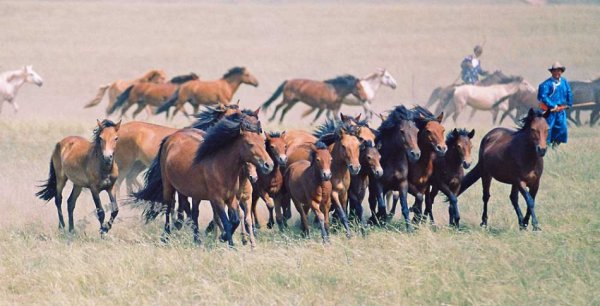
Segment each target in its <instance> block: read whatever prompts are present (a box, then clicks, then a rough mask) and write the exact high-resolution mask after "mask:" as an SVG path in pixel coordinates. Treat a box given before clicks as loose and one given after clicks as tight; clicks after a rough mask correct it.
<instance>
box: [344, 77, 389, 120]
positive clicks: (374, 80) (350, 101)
mask: <svg viewBox="0 0 600 306" xmlns="http://www.w3.org/2000/svg"><path fill="white" fill-rule="evenodd" d="M360 84H361V85H362V87H363V89H364V90H365V93H366V94H367V100H366V101H365V102H363V101H361V100H359V99H358V98H356V97H355V96H354V95H348V96H346V98H344V100H342V104H346V105H352V106H362V107H363V108H364V110H365V115H366V116H367V119H370V118H371V117H372V116H373V110H372V109H371V102H373V100H374V99H375V95H376V94H377V91H378V90H379V88H380V87H381V85H384V86H387V87H390V88H391V89H396V86H398V85H397V84H396V79H394V77H393V76H392V75H391V74H390V73H389V72H388V71H387V70H386V69H384V68H377V71H375V72H373V73H371V74H369V75H367V76H366V77H364V78H362V79H360Z"/></svg>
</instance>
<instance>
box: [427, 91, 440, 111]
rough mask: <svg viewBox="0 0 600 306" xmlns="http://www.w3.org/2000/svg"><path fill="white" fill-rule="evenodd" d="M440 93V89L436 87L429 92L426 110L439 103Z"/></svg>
mask: <svg viewBox="0 0 600 306" xmlns="http://www.w3.org/2000/svg"><path fill="white" fill-rule="evenodd" d="M440 91H442V87H437V88H436V89H434V90H433V91H432V92H431V96H429V100H427V104H426V105H425V107H426V108H430V107H432V106H433V105H434V104H435V102H437V101H439V99H440Z"/></svg>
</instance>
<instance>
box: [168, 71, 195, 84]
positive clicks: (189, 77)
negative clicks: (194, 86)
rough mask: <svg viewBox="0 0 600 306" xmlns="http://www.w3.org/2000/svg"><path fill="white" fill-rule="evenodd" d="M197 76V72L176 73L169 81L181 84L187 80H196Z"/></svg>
mask: <svg viewBox="0 0 600 306" xmlns="http://www.w3.org/2000/svg"><path fill="white" fill-rule="evenodd" d="M198 78H199V77H198V75H197V74H195V73H193V72H191V73H190V74H185V75H178V76H176V77H173V78H172V79H171V80H170V81H169V82H170V83H173V84H183V83H185V82H187V81H191V80H197V79H198Z"/></svg>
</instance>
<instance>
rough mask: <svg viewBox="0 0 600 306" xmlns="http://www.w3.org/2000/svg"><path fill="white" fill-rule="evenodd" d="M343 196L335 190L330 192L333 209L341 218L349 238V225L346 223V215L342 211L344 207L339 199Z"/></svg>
mask: <svg viewBox="0 0 600 306" xmlns="http://www.w3.org/2000/svg"><path fill="white" fill-rule="evenodd" d="M343 198H344V196H343V195H342V194H341V193H340V192H337V191H333V192H332V193H331V200H332V201H333V204H334V205H335V210H336V212H337V214H338V216H339V217H340V218H341V219H342V224H343V225H344V229H346V237H347V238H350V237H351V235H350V226H349V225H348V217H347V216H346V213H345V212H344V208H343V207H342V203H341V200H342V199H343Z"/></svg>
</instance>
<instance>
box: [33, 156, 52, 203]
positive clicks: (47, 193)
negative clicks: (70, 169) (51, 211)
mask: <svg viewBox="0 0 600 306" xmlns="http://www.w3.org/2000/svg"><path fill="white" fill-rule="evenodd" d="M39 187H43V188H44V189H42V190H40V191H38V192H36V193H35V196H36V197H38V198H40V199H42V200H44V201H50V200H52V198H54V197H56V172H55V171H54V165H53V164H52V160H50V174H49V175H48V180H47V181H46V184H44V185H42V186H39Z"/></svg>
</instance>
